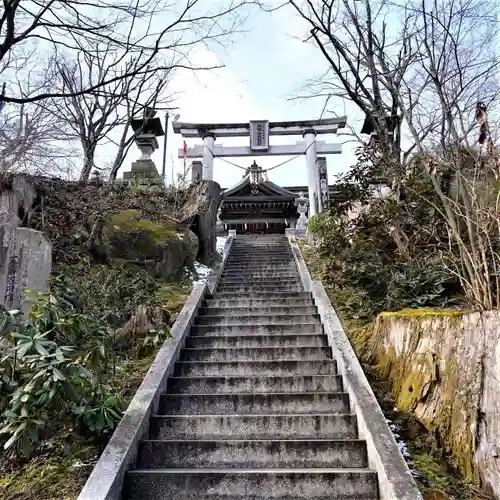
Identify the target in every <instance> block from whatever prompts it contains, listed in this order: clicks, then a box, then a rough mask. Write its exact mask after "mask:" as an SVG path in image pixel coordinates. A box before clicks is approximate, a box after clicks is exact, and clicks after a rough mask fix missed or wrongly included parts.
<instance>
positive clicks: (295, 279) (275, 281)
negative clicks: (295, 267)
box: [219, 276, 301, 286]
mask: <svg viewBox="0 0 500 500" xmlns="http://www.w3.org/2000/svg"><path fill="white" fill-rule="evenodd" d="M222 283H224V284H225V285H244V286H255V285H257V286H260V285H266V286H280V285H282V284H283V283H287V284H294V285H295V284H296V285H299V284H300V283H301V281H300V276H292V277H289V278H285V277H281V278H279V277H274V278H273V277H272V276H265V277H262V278H249V277H248V276H238V277H235V278H226V277H222V278H221V279H220V280H219V286H220V285H221V284H222Z"/></svg>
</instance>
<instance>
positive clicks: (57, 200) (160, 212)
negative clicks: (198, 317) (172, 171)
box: [0, 174, 221, 308]
mask: <svg viewBox="0 0 500 500" xmlns="http://www.w3.org/2000/svg"><path fill="white" fill-rule="evenodd" d="M220 201H221V189H220V186H219V185H218V184H217V183H215V182H211V181H201V182H199V183H197V184H195V185H193V186H191V187H190V188H189V189H188V190H187V191H178V192H177V191H175V192H174V191H167V190H165V189H163V187H159V186H136V185H129V184H127V183H114V184H106V183H103V182H101V181H100V180H95V181H91V182H89V183H78V182H70V181H64V180H61V179H55V178H47V177H40V176H28V175H14V174H12V175H6V176H4V177H3V178H1V179H0V227H2V228H3V229H2V233H1V241H0V243H1V245H2V246H1V248H0V250H1V251H0V303H2V304H5V305H6V307H14V308H19V307H21V304H20V301H21V299H22V297H23V294H24V290H25V288H35V289H44V286H42V283H46V281H47V279H48V277H49V275H50V272H51V264H52V262H54V263H55V264H56V265H57V264H58V263H59V262H65V263H71V262H72V260H71V259H74V258H77V259H78V255H80V256H81V254H82V252H84V253H87V254H88V256H89V257H90V258H91V259H94V260H97V261H99V262H103V261H107V260H110V259H121V260H123V261H124V262H130V263H133V264H135V265H140V266H143V267H144V268H146V269H148V270H149V271H151V272H152V273H153V274H154V275H155V276H157V277H161V278H163V279H170V278H173V277H176V276H177V275H178V274H179V273H180V272H181V270H182V269H183V268H184V267H189V266H192V265H193V264H194V262H195V260H199V261H200V262H203V263H205V264H211V263H213V262H214V260H215V259H216V256H217V252H216V234H215V231H216V228H215V226H216V220H217V209H218V207H219V204H220ZM42 243H43V244H42ZM14 257H15V258H14ZM35 264H36V265H35ZM35 267H36V268H37V269H38V271H36V270H35ZM14 268H15V271H14ZM13 273H14V274H13ZM13 283H14V284H13Z"/></svg>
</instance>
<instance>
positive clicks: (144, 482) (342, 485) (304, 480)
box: [124, 468, 378, 500]
mask: <svg viewBox="0 0 500 500" xmlns="http://www.w3.org/2000/svg"><path fill="white" fill-rule="evenodd" d="M124 491H125V498H127V499H128V500H145V499H148V500H149V499H151V500H152V499H155V500H167V499H172V500H173V499H175V500H200V498H205V499H208V500H243V499H245V500H274V499H276V500H278V499H279V500H299V499H301V500H302V499H304V500H378V479H377V474H376V473H375V472H373V471H371V470H369V469H298V470H297V469H281V470H280V469H275V470H267V471H263V470H259V469H254V470H251V469H250V470H247V469H241V470H231V469H220V468H219V469H203V470H198V469H152V470H141V469H137V470H132V471H129V472H128V473H127V476H126V480H125V486H124Z"/></svg>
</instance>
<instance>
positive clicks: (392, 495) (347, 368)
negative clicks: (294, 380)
mask: <svg viewBox="0 0 500 500" xmlns="http://www.w3.org/2000/svg"><path fill="white" fill-rule="evenodd" d="M290 245H291V247H292V250H293V254H294V257H295V259H296V261H297V265H298V268H299V271H300V275H301V278H302V282H303V284H304V287H306V286H308V287H311V291H312V294H313V298H314V301H315V303H316V306H317V308H318V312H319V314H320V317H321V321H322V323H323V326H324V330H325V333H326V335H327V336H328V339H329V343H330V346H331V348H332V350H333V354H334V359H335V360H336V362H337V364H338V368H339V373H340V374H341V375H343V378H344V386H345V391H346V393H347V394H348V395H349V399H350V402H351V410H352V411H353V412H354V413H355V415H356V419H357V422H358V428H359V437H360V438H361V439H364V440H365V441H366V444H367V449H368V461H369V465H370V467H371V468H372V469H374V470H376V471H377V475H378V482H379V491H380V498H381V499H382V500H421V499H422V495H421V494H420V492H419V491H418V488H417V485H416V483H415V480H414V479H413V477H412V475H411V472H410V470H409V469H408V466H407V464H406V462H405V460H404V458H403V456H402V455H401V452H400V450H399V448H398V445H397V443H396V440H395V439H394V436H393V434H392V432H391V430H390V429H389V426H388V425H387V421H386V419H385V417H384V414H383V413H382V410H381V408H380V406H379V404H378V402H377V399H376V398H375V395H374V394H373V391H372V389H371V387H370V384H369V383H368V380H367V379H366V376H365V374H364V372H363V369H362V368H361V365H360V363H359V361H358V358H357V357H356V354H355V353H354V350H353V348H352V346H351V344H350V342H349V339H348V338H347V335H346V334H345V332H344V329H343V327H342V323H341V322H340V319H339V317H338V316H337V313H336V312H335V310H334V308H333V306H332V304H331V302H330V299H329V298H328V295H327V293H326V291H325V289H324V288H323V285H322V284H321V282H319V281H312V280H311V277H310V274H309V272H308V270H307V266H306V264H305V261H304V259H303V257H302V254H301V252H300V249H299V247H298V245H297V244H296V242H295V239H294V238H290Z"/></svg>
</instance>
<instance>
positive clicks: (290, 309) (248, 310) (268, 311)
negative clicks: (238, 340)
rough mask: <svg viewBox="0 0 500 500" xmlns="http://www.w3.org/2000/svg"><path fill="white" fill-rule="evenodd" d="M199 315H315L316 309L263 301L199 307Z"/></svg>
mask: <svg viewBox="0 0 500 500" xmlns="http://www.w3.org/2000/svg"><path fill="white" fill-rule="evenodd" d="M198 314H199V315H200V316H219V315H221V314H223V315H225V316H226V317H232V316H238V317H241V316H254V315H263V314H265V315H276V316H284V315H289V314H299V315H317V314H318V310H317V309H316V307H314V306H299V305H295V306H266V305H265V303H264V304H262V305H261V306H260V307H258V306H254V307H238V306H235V307H231V306H229V307H200V309H199V310H198Z"/></svg>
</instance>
